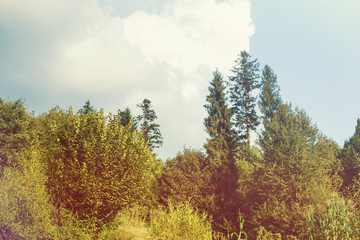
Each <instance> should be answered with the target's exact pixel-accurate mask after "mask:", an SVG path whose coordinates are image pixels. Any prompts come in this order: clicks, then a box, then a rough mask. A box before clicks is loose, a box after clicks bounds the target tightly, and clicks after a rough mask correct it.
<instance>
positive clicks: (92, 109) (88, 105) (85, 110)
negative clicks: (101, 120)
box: [80, 99, 96, 114]
mask: <svg viewBox="0 0 360 240" xmlns="http://www.w3.org/2000/svg"><path fill="white" fill-rule="evenodd" d="M80 111H81V112H82V113H84V114H88V113H90V112H96V109H95V107H94V106H92V105H91V103H90V100H89V99H88V100H86V101H85V104H84V106H83V107H82V109H81V110H80Z"/></svg>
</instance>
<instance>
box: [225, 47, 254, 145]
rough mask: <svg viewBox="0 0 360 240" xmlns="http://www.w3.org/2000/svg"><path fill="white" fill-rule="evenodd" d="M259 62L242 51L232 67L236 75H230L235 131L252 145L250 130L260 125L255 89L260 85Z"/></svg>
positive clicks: (242, 139)
mask: <svg viewBox="0 0 360 240" xmlns="http://www.w3.org/2000/svg"><path fill="white" fill-rule="evenodd" d="M258 71H259V63H258V62H257V59H255V60H251V56H250V55H249V54H248V53H247V52H246V51H242V52H241V53H240V54H239V55H238V58H237V59H236V60H235V66H234V67H233V69H232V72H233V73H234V76H230V78H229V79H230V91H229V92H230V101H231V103H232V111H233V114H234V115H233V121H234V126H235V131H236V134H237V136H238V137H239V140H240V141H244V140H245V141H247V144H248V146H250V131H251V130H255V129H256V126H258V125H259V120H258V116H257V114H256V110H255V107H256V97H254V96H253V91H254V90H256V89H258V88H259V87H260V85H259V83H258V78H259V74H258Z"/></svg>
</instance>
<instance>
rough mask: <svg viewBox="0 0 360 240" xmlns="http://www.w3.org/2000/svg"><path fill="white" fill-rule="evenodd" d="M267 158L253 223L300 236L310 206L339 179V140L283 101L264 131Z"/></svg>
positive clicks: (319, 202)
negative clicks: (325, 132) (318, 128)
mask: <svg viewBox="0 0 360 240" xmlns="http://www.w3.org/2000/svg"><path fill="white" fill-rule="evenodd" d="M260 146H261V147H262V150H263V154H264V161H263V163H261V164H260V165H259V169H258V172H257V176H258V182H257V187H256V188H257V189H258V191H259V199H258V201H257V206H256V207H254V208H253V218H252V223H253V224H254V225H257V226H264V227H266V229H269V230H270V231H271V232H279V233H281V235H282V236H289V235H292V236H298V235H299V234H300V232H301V231H302V229H303V228H304V226H305V219H306V217H307V216H308V215H309V211H310V209H311V208H315V209H317V208H319V207H321V206H323V205H324V203H325V202H326V201H327V200H328V199H330V198H331V196H332V194H333V193H334V191H336V190H337V189H338V187H339V185H340V184H341V180H340V178H339V176H338V174H337V173H338V172H339V171H340V164H339V162H338V159H337V153H338V151H339V148H338V146H337V145H336V144H335V143H334V142H333V141H331V140H328V139H327V138H325V137H323V136H322V135H321V134H319V133H318V130H317V128H316V127H315V126H314V125H313V124H312V123H311V120H310V119H309V118H308V117H307V115H306V114H305V113H304V112H303V111H300V110H298V109H296V110H295V111H294V110H292V108H291V106H288V105H280V106H279V108H278V110H277V111H276V113H275V115H274V118H273V119H272V121H271V123H269V124H268V125H265V129H264V131H263V133H262V136H261V137H260Z"/></svg>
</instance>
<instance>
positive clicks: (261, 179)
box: [0, 51, 360, 240]
mask: <svg viewBox="0 0 360 240" xmlns="http://www.w3.org/2000/svg"><path fill="white" fill-rule="evenodd" d="M137 107H138V108H139V109H140V110H141V114H140V115H139V116H133V114H132V112H131V110H130V109H129V108H126V109H123V110H118V112H117V113H113V114H111V113H109V114H108V115H106V114H104V110H103V109H97V108H96V107H95V106H92V105H91V103H90V101H89V100H88V101H86V102H85V104H84V106H83V107H82V108H81V109H79V110H74V109H72V108H71V107H70V108H69V109H62V108H60V107H58V106H55V107H54V108H52V109H50V110H49V111H48V112H45V113H42V114H39V115H36V116H35V114H33V113H31V112H30V111H29V110H28V108H27V107H26V103H25V101H24V100H23V99H17V100H11V99H3V98H1V99H0V238H1V239H4V240H5V239H6V240H7V239H125V240H126V239H129V240H130V239H174V240H177V239H178V240H180V239H190V240H191V239H194V240H195V239H229V240H230V239H242V240H245V239H256V240H270V239H274V240H277V239H293V240H294V239H360V211H359V208H360V194H359V193H360V182H359V179H360V178H359V175H360V164H359V163H360V119H358V120H357V122H356V124H354V126H355V129H354V130H355V131H354V134H353V136H352V137H351V138H349V139H348V140H346V141H345V143H344V145H343V146H339V145H338V144H337V143H336V142H335V141H333V140H332V139H331V138H329V137H327V136H325V135H324V134H323V133H322V132H321V131H320V130H319V129H318V128H317V126H316V124H315V123H313V122H312V120H311V118H310V116H308V115H307V113H306V112H305V110H303V109H301V108H299V107H296V106H294V105H293V104H292V103H287V102H284V101H283V100H282V98H281V94H280V86H279V84H278V81H277V75H276V73H275V72H274V71H273V70H272V68H271V67H270V66H268V65H265V66H264V67H263V68H262V69H260V63H259V62H258V60H257V59H253V58H252V57H251V56H250V55H249V53H247V52H246V51H242V52H241V53H240V54H239V55H238V58H237V59H236V60H235V62H234V67H233V69H232V75H231V76H229V77H226V79H225V77H224V76H223V75H222V73H220V72H219V71H218V70H215V71H214V72H213V78H212V79H209V86H208V95H207V97H206V104H205V105H204V108H205V110H206V111H207V116H206V118H205V119H204V129H205V130H206V132H207V135H208V138H207V140H206V142H205V143H204V144H203V146H204V150H197V149H191V148H184V150H183V151H182V152H179V153H178V154H177V155H176V156H174V157H173V158H169V159H167V160H166V161H163V160H160V159H159V158H158V157H157V155H156V154H155V150H156V149H157V148H160V147H161V145H162V143H163V141H164V139H163V138H162V136H161V127H160V125H159V124H158V123H157V115H156V112H155V111H154V110H153V106H152V103H151V101H150V100H149V99H146V98H145V99H144V100H143V101H142V102H141V103H139V104H138V105H137ZM354 122H355V120H354ZM254 134H257V136H256V140H254V139H252V138H254ZM168 141H170V140H168Z"/></svg>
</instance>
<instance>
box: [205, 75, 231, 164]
mask: <svg viewBox="0 0 360 240" xmlns="http://www.w3.org/2000/svg"><path fill="white" fill-rule="evenodd" d="M213 75H214V78H213V80H212V81H211V82H210V87H209V92H210V93H209V95H208V96H207V97H206V101H207V102H208V104H206V105H204V107H205V109H206V110H207V112H208V115H209V116H208V117H207V118H205V121H204V125H205V127H206V132H207V133H208V134H209V136H210V139H208V140H207V143H206V144H205V149H206V151H207V154H208V156H209V158H210V159H212V160H213V161H218V162H223V161H226V159H228V158H231V157H232V155H233V154H234V136H233V132H232V129H231V121H230V120H231V115H232V114H231V110H230V109H229V108H228V107H227V104H226V97H225V86H224V82H223V78H222V76H221V74H220V73H219V72H218V71H217V70H216V71H215V72H214V73H213Z"/></svg>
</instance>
